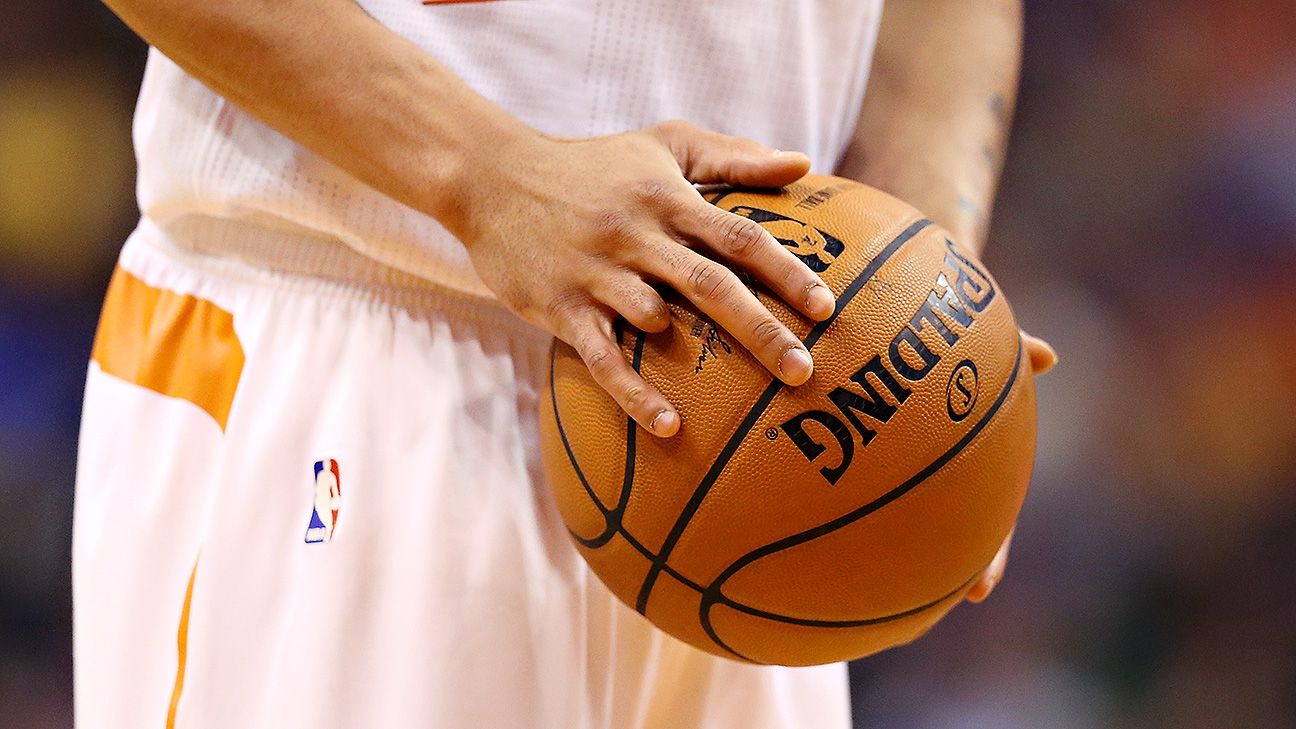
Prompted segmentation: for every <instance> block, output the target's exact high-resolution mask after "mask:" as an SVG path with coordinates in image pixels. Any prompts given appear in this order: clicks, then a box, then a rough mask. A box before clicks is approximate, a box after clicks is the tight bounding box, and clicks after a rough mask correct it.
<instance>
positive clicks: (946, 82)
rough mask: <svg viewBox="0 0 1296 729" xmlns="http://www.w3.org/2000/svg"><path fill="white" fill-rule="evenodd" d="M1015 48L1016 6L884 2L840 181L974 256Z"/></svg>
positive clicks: (1007, 112) (1002, 130)
mask: <svg viewBox="0 0 1296 729" xmlns="http://www.w3.org/2000/svg"><path fill="white" fill-rule="evenodd" d="M1021 40H1022V7H1021V0H984V2H967V0H887V3H886V6H885V10H884V12H883V16H882V30H881V33H880V35H879V37H878V45H877V51H876V56H875V60H874V64H873V71H872V74H871V75H870V79H869V87H868V93H867V94H866V95H865V101H864V105H863V108H862V109H861V111H860V116H859V122H858V124H857V126H856V129H855V135H854V137H853V138H852V140H851V144H850V147H849V148H848V150H847V153H846V156H845V158H844V159H843V160H842V164H841V167H840V170H839V174H841V175H842V176H844V177H850V178H853V179H856V180H860V181H862V182H866V183H868V184H870V185H873V186H874V187H877V188H880V189H882V190H885V191H887V192H889V193H891V194H892V195H895V196H896V197H899V198H900V199H902V200H905V201H907V202H909V203H911V204H913V205H914V206H915V207H917V208H918V209H919V210H922V211H923V212H925V213H927V215H929V216H930V217H931V218H932V219H933V220H935V221H936V222H937V223H939V224H940V225H941V226H942V227H944V228H945V229H947V230H949V231H950V233H951V234H953V235H954V237H955V238H957V239H958V240H960V241H961V242H963V243H964V245H967V246H969V247H971V248H972V249H973V250H975V251H978V252H980V250H981V248H982V247H983V246H984V244H985V233H986V228H987V225H988V222H989V217H990V210H991V207H992V205H993V202H994V193H995V186H996V185H997V184H998V181H999V171H1000V168H1001V167H1002V164H1003V153H1004V149H1005V146H1006V144H1007V141H1008V125H1009V121H1010V119H1011V116H1012V109H1013V104H1014V102H1015V100H1016V96H1017V73H1018V67H1019V64H1020V59H1021Z"/></svg>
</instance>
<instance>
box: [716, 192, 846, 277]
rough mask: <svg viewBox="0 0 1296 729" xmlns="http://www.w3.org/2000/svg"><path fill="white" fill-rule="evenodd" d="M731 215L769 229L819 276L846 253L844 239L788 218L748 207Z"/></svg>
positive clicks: (734, 210)
mask: <svg viewBox="0 0 1296 729" xmlns="http://www.w3.org/2000/svg"><path fill="white" fill-rule="evenodd" d="M730 212H732V213H733V214H734V215H741V216H743V217H744V218H748V219H750V220H754V221H756V222H757V223H760V225H761V227H762V228H764V229H765V230H768V231H769V233H770V235H772V236H774V238H775V239H776V240H778V242H779V243H782V244H783V245H784V247H786V248H788V249H790V250H791V251H792V254H793V255H795V256H796V257H797V258H800V259H801V261H802V262H803V263H805V265H807V266H809V267H810V270H811V271H814V272H815V273H823V272H824V271H827V270H828V266H830V265H832V262H833V261H835V260H837V256H840V255H841V253H842V251H844V250H846V246H845V244H843V243H842V242H841V241H840V240H838V239H836V238H834V237H832V236H831V235H828V234H827V233H825V232H823V231H822V230H819V229H818V228H816V227H814V226H812V225H806V224H805V223H803V222H801V221H800V220H795V219H793V218H789V217H788V216H786V215H779V214H778V213H772V212H770V211H768V210H761V209H760V208H749V207H747V206H745V205H744V206H740V207H736V208H734V209H733V210H732V211H730Z"/></svg>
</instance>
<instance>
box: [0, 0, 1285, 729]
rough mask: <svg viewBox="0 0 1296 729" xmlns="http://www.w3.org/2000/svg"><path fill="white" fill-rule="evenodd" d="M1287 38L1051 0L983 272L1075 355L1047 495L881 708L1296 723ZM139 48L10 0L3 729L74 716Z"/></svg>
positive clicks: (878, 717)
mask: <svg viewBox="0 0 1296 729" xmlns="http://www.w3.org/2000/svg"><path fill="white" fill-rule="evenodd" d="M1294 40H1296V4H1293V3H1292V2H1291V0H1243V1H1240V2H1218V1H1217V0H1214V1H1212V0H1162V1H1160V2H1148V1H1146V0H1135V1H1131V0H1124V1H1119V0H1090V2H1085V3H1068V2H1062V1H1061V0H1028V2H1027V40H1026V53H1025V63H1024V68H1023V77H1022V90H1021V98H1020V101H1019V105H1018V111H1017V117H1016V120H1015V124H1014V135H1013V139H1012V142H1011V145H1010V148H1009V154H1008V158H1007V167H1006V170H1005V176H1004V181H1003V185H1002V188H1001V195H1000V198H999V203H998V207H997V210H996V214H995V218H994V222H993V225H992V228H991V235H990V245H989V247H988V253H987V263H988V265H989V266H990V268H991V269H992V270H993V271H994V272H995V274H996V277H997V278H998V279H999V281H1000V284H1001V285H1002V287H1003V289H1004V290H1005V292H1006V293H1007V295H1008V296H1009V298H1010V300H1011V301H1012V302H1013V305H1014V309H1015V311H1016V313H1017V316H1018V319H1019V321H1020V322H1021V324H1022V325H1023V327H1024V328H1026V329H1027V330H1028V331H1031V332H1032V333H1035V334H1038V335H1040V336H1043V337H1045V338H1046V339H1048V340H1049V341H1050V342H1051V343H1052V344H1053V345H1054V346H1055V347H1056V348H1057V350H1058V351H1059V353H1060V355H1061V363H1060V364H1059V365H1058V367H1057V369H1056V370H1054V372H1053V373H1051V374H1049V375H1048V376H1047V377H1045V378H1043V379H1041V380H1040V383H1039V387H1040V438H1039V451H1038V457H1037V463H1036V470H1035V478H1034V482H1033V487H1032V491H1031V495H1030V497H1029V498H1028V500H1027V504H1026V507H1025V509H1024V511H1023V514H1022V518H1021V522H1020V525H1019V527H1018V530H1017V536H1016V540H1015V543H1014V549H1013V553H1012V559H1011V561H1010V563H1009V569H1008V574H1007V577H1006V580H1005V581H1004V583H1003V584H1002V585H1001V586H1000V587H999V588H998V590H996V592H995V593H994V595H993V596H992V597H991V599H990V600H989V601H988V602H986V603H984V604H982V605H979V606H963V607H960V608H958V609H957V610H955V611H954V612H953V613H952V614H951V615H950V616H949V618H948V619H946V620H945V621H944V622H942V623H941V624H940V625H938V626H937V628H936V629H934V630H933V631H932V632H931V633H930V634H928V636H926V637H925V638H923V639H922V640H920V641H918V642H916V643H914V644H912V645H910V646H907V647H904V648H901V649H897V650H894V651H891V652H889V653H886V654H883V655H880V656H876V657H874V658H871V659H868V660H866V661H863V662H860V663H858V664H856V665H854V666H852V684H853V690H854V695H855V714H856V721H857V723H858V724H859V725H860V726H864V727H869V728H870V729H872V728H885V729H911V728H912V729H963V728H966V729H1043V728H1050V729H1052V728H1060V729H1070V728H1075V729H1089V728H1096V727H1119V728H1121V729H1125V728H1130V729H1208V728H1209V729H1215V728H1223V727H1227V728H1230V729H1231V728H1233V727H1238V728H1244V729H1252V728H1256V729H1266V728H1268V727H1275V728H1278V727H1291V726H1296V329H1294V327H1293V324H1296V304H1293V303H1292V302H1293V300H1294V297H1293V296H1292V295H1291V293H1290V292H1291V290H1292V288H1293V286H1292V285H1291V284H1293V283H1296V53H1294V52H1293V50H1292V48H1293V42H1294ZM969 42H973V41H972V40H969ZM958 52H959V49H957V48H951V49H950V53H952V54H954V55H957V54H958ZM143 60H144V46H143V44H142V43H141V42H140V41H139V40H138V39H136V38H135V37H134V36H133V35H131V34H130V32H129V31H128V30H126V29H125V28H124V27H123V26H122V25H121V24H120V22H119V21H117V20H116V19H115V18H114V17H113V16H112V15H111V13H110V12H109V11H108V10H107V9H106V8H104V7H103V6H102V5H100V4H98V3H94V2H88V1H82V0H40V1H39V2H34V3H17V4H13V3H11V4H6V5H5V6H3V7H0V712H2V714H3V720H0V723H3V724H4V725H5V726H13V727H21V728H23V729H26V728H29V727H30V728H31V729H43V728H45V727H68V726H71V721H72V717H71V657H70V656H71V608H70V569H69V539H70V534H71V520H72V506H73V500H72V484H73V477H74V472H75V451H76V437H77V421H78V418H79V409H80V397H81V388H82V384H83V383H82V381H83V378H84V375H85V367H86V362H87V359H88V355H89V350H90V344H91V340H92V337H93V332H94V325H95V320H96V317H97V314H98V307H99V304H100V302H101V300H102V295H103V291H104V289H105V286H106V283H107V277H108V275H109V272H110V271H111V268H112V265H113V260H114V257H115V255H116V252H117V250H118V249H119V247H120V245H121V243H122V242H123V241H124V239H125V237H126V235H127V234H128V233H129V231H130V229H131V227H132V226H133V225H134V222H135V218H136V216H137V215H138V213H137V211H136V209H135V207H134V199H133V158H132V152H131V148H130V114H131V111H132V108H133V105H134V98H135V94H136V92H137V90H138V85H139V76H140V73H141V70H142V68H143ZM87 477H88V478H93V477H94V474H87ZM82 607H85V608H87V609H93V606H82ZM128 664H129V657H128V656H124V657H123V665H124V666H126V665H128Z"/></svg>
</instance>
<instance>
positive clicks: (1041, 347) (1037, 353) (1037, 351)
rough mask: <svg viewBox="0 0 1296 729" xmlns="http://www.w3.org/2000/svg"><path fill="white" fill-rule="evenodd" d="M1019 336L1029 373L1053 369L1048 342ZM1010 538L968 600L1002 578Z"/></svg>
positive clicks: (980, 597) (1054, 355)
mask: <svg viewBox="0 0 1296 729" xmlns="http://www.w3.org/2000/svg"><path fill="white" fill-rule="evenodd" d="M1021 336H1022V344H1023V345H1024V346H1025V347H1026V355H1027V356H1028V357H1029V358H1030V367H1031V374H1032V375H1034V376H1039V375H1042V374H1044V373H1046V372H1048V371H1049V370H1051V369H1053V365H1055V364H1057V352H1054V351H1053V348H1052V347H1050V346H1049V344H1048V342H1045V341H1044V340H1043V339H1039V338H1037V337H1032V336H1031V335H1029V334H1027V333H1026V332H1022V333H1021ZM1014 531H1015V529H1014ZM1012 538H1013V532H1008V538H1007V539H1005V540H1004V543H1003V546H1001V547H999V552H998V553H997V554H996V555H995V558H994V559H993V560H991V561H990V566H989V567H986V568H985V571H984V572H982V573H981V577H980V579H978V580H977V581H976V582H975V583H974V584H973V585H972V588H971V589H969V590H968V591H967V599H968V601H969V602H981V601H982V600H984V599H986V598H987V597H990V592H991V591H992V590H994V588H995V585H998V584H999V581H1000V580H1002V579H1003V576H1004V569H1005V568H1006V567H1007V566H1008V549H1009V548H1010V547H1011V546H1012Z"/></svg>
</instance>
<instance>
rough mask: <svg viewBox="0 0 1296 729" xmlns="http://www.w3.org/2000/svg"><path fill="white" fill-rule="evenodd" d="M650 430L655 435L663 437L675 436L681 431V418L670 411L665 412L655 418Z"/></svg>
mask: <svg viewBox="0 0 1296 729" xmlns="http://www.w3.org/2000/svg"><path fill="white" fill-rule="evenodd" d="M648 430H649V431H651V432H652V433H653V435H660V436H663V437H667V436H672V435H675V432H676V431H677V430H679V416H678V415H676V414H675V413H673V412H671V411H670V410H663V411H661V412H659V413H657V414H656V415H654V416H653V419H652V422H651V423H649V424H648Z"/></svg>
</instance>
